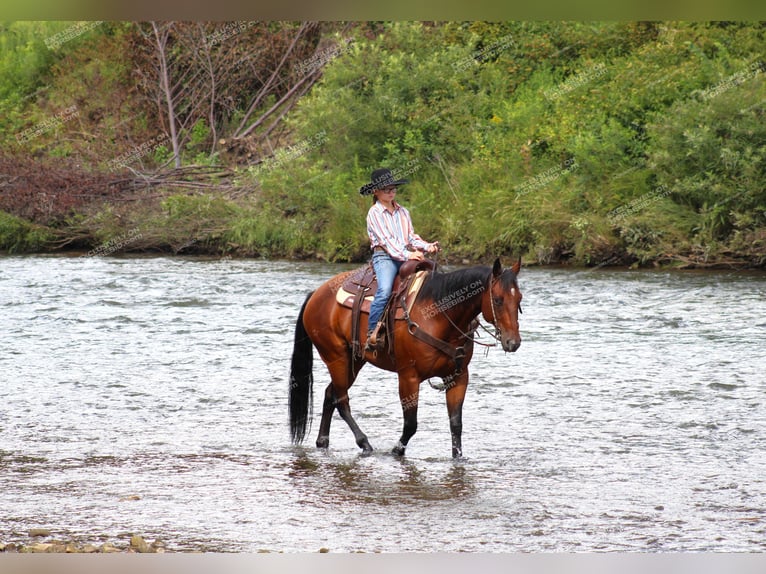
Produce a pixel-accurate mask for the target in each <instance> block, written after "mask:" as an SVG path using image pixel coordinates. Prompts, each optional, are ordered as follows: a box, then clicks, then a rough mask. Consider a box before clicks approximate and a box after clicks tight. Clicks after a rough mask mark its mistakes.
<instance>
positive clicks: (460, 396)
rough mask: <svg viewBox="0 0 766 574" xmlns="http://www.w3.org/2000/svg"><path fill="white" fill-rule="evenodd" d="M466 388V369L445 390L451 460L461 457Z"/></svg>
mask: <svg viewBox="0 0 766 574" xmlns="http://www.w3.org/2000/svg"><path fill="white" fill-rule="evenodd" d="M467 387H468V369H467V368H465V369H464V370H463V372H462V373H460V374H459V375H457V376H455V377H454V378H453V379H452V380H451V381H450V382H449V388H448V389H447V414H448V415H449V430H450V434H451V435H452V458H460V457H461V456H463V439H462V437H463V400H464V399H465V391H466V388H467Z"/></svg>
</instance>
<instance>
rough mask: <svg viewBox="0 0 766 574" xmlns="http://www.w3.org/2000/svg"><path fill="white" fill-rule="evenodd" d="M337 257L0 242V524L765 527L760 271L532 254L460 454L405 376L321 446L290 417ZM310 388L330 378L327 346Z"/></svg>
mask: <svg viewBox="0 0 766 574" xmlns="http://www.w3.org/2000/svg"><path fill="white" fill-rule="evenodd" d="M345 268H348V266H345V267H344V266H337V265H323V264H311V263H290V262H262V261H242V260H199V259H184V258H99V257H95V258H79V257H61V256H51V257H9V258H2V259H0V308H1V309H2V326H3V329H2V337H0V377H2V382H1V383H0V542H11V541H23V540H24V539H25V537H26V536H27V532H28V530H29V529H30V528H34V527H46V528H49V529H51V530H52V532H53V534H54V535H55V536H58V537H69V538H75V539H81V540H86V541H99V540H117V539H119V538H120V537H124V536H125V535H126V533H131V532H133V533H138V534H143V535H144V536H145V537H147V538H151V539H153V538H161V539H163V540H164V541H165V542H166V543H167V545H168V548H169V549H170V550H216V551H249V552H252V551H258V550H272V551H280V550H284V551H288V552H294V551H316V550H318V549H319V548H322V547H325V548H328V549H330V550H331V551H356V550H363V551H383V552H398V551H431V550H438V551H460V550H464V551H491V552H516V551H594V550H596V551H599V550H601V551H671V550H683V551H698V550H715V551H755V552H762V551H764V550H766V416H764V413H765V412H766V410H764V399H765V398H766V375H765V374H764V371H765V370H766V351H765V350H764V349H765V347H764V341H765V340H766V276H764V275H763V274H760V275H756V274H747V273H735V272H730V273H677V272H676V273H672V272H646V271H643V272H624V271H623V272H613V271H604V270H598V271H571V270H547V269H524V270H522V274H521V276H520V283H521V288H522V291H523V292H524V315H522V317H521V332H522V337H523V338H524V342H523V344H522V346H521V348H520V349H519V351H518V352H517V353H515V354H507V355H506V354H504V353H502V351H500V350H499V349H492V350H490V352H489V353H488V354H487V355H485V354H484V353H483V352H482V351H481V350H477V353H476V355H475V357H474V360H473V362H472V364H471V368H472V383H471V385H470V387H469V390H468V396H467V398H466V404H465V408H464V431H463V432H464V434H463V448H464V453H465V454H466V458H465V459H464V460H462V461H459V462H453V461H452V459H451V458H450V439H449V427H448V421H447V415H446V407H445V405H444V396H443V394H442V393H439V392H437V391H435V390H432V389H430V388H428V387H427V385H424V387H423V388H422V392H421V408H420V425H419V427H418V433H417V434H416V435H415V437H414V438H413V439H412V441H411V442H410V446H409V448H408V450H407V456H406V457H405V458H403V459H397V458H394V457H392V456H390V455H389V454H387V453H388V452H389V451H390V448H391V447H392V446H393V445H394V444H395V442H396V440H397V439H398V438H399V434H400V432H401V424H402V421H401V411H400V407H399V402H398V397H397V383H396V378H395V376H394V375H392V374H390V373H386V372H383V371H378V370H376V369H374V368H372V367H366V368H365V369H364V370H363V371H362V374H361V375H360V378H359V380H358V382H357V384H356V385H355V386H354V388H353V389H352V392H351V404H352V409H353V410H354V412H355V415H356V417H357V421H358V422H359V424H360V426H361V427H362V428H363V430H364V431H365V432H366V433H367V434H368V436H369V437H370V441H371V443H372V444H373V446H374V447H375V448H376V449H377V450H376V453H375V454H374V455H373V456H371V457H366V458H363V457H360V456H359V450H358V448H357V447H356V445H355V444H354V441H353V436H352V434H351V432H350V431H349V430H348V427H347V426H346V425H345V423H343V421H341V420H340V419H339V418H338V417H337V415H336V417H335V420H334V422H333V428H332V432H331V448H330V450H329V451H327V452H321V451H317V450H315V449H314V448H312V447H311V445H313V441H314V438H315V433H316V430H317V428H318V422H319V421H318V412H317V413H315V417H314V427H313V429H312V432H311V434H310V440H308V441H307V442H306V446H305V447H293V446H291V445H290V442H289V434H288V428H287V407H286V405H287V371H288V363H289V357H290V353H291V351H292V334H293V328H294V323H295V319H296V316H297V312H298V309H299V307H300V304H301V303H302V301H303V298H304V296H305V294H306V292H307V291H309V290H311V289H313V288H315V287H316V286H318V285H319V284H320V283H321V282H322V280H324V279H326V278H328V277H329V276H330V275H332V274H334V273H336V272H338V271H340V270H342V269H345ZM315 377H316V379H317V380H316V385H315V396H316V397H317V400H316V401H315V406H316V408H317V409H318V408H319V406H320V401H319V400H318V396H319V392H320V389H322V388H323V387H324V386H325V384H326V382H327V381H328V380H329V379H328V376H327V373H326V371H325V370H324V369H323V365H322V364H321V362H320V361H318V360H317V362H316V364H315Z"/></svg>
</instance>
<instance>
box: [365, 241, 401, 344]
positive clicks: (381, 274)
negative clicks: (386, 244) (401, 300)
mask: <svg viewBox="0 0 766 574" xmlns="http://www.w3.org/2000/svg"><path fill="white" fill-rule="evenodd" d="M402 263H404V261H397V260H395V259H392V258H391V256H390V255H389V254H388V253H386V252H385V251H373V252H372V267H373V269H375V275H376V277H377V278H378V290H377V291H375V297H374V298H373V300H372V304H371V305H370V319H369V321H368V322H367V329H368V330H370V331H371V330H372V329H374V328H375V325H377V323H378V321H379V320H380V316H381V315H382V314H383V309H384V308H385V306H386V303H387V302H388V298H389V297H391V290H392V289H393V287H394V279H396V274H397V273H399V267H401V266H402Z"/></svg>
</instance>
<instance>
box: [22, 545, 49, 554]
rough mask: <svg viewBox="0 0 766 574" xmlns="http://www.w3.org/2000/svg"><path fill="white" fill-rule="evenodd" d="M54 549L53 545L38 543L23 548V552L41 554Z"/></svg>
mask: <svg viewBox="0 0 766 574" xmlns="http://www.w3.org/2000/svg"><path fill="white" fill-rule="evenodd" d="M51 548H53V544H46V543H44V542H38V543H37V544H30V545H29V546H25V547H24V548H22V552H25V553H31V554H39V553H41V552H49V551H50V549H51Z"/></svg>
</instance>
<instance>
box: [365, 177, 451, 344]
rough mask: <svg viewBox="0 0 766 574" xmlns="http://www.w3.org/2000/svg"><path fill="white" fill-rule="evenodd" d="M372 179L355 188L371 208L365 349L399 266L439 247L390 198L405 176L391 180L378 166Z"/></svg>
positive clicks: (375, 338) (375, 331)
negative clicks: (371, 276)
mask: <svg viewBox="0 0 766 574" xmlns="http://www.w3.org/2000/svg"><path fill="white" fill-rule="evenodd" d="M371 179H372V181H371V182H370V183H368V184H365V185H363V186H362V187H361V188H360V189H359V193H360V194H362V195H369V194H373V200H372V207H370V210H369V211H368V212H367V234H368V235H369V236H370V246H371V247H372V266H373V268H374V269H375V276H376V277H377V280H378V289H377V291H376V292H375V295H374V297H373V300H372V304H371V305H370V318H369V321H368V323H367V324H368V325H369V327H370V328H369V330H368V332H367V343H366V344H365V350H366V351H371V350H373V349H374V348H375V347H377V346H378V343H379V341H378V334H379V333H380V328H381V326H382V325H383V321H381V320H380V317H381V315H382V314H383V309H384V308H385V307H386V303H387V302H388V299H389V297H391V288H392V287H393V285H394V279H395V278H396V274H397V272H398V271H399V268H400V267H401V266H402V263H404V262H405V261H407V260H410V259H414V260H417V261H422V260H423V253H422V251H420V250H423V251H426V252H427V253H434V252H436V251H438V250H439V242H438V241H435V242H433V243H429V242H427V241H424V240H423V239H422V238H421V237H420V236H419V235H418V234H417V233H415V230H414V229H413V226H412V219H411V218H410V212H409V211H407V209H406V208H405V207H404V206H402V205H400V204H399V203H397V201H396V200H395V199H394V194H395V193H396V191H397V190H396V188H397V187H398V186H400V185H404V184H405V183H409V182H408V180H406V179H394V176H393V174H392V173H391V170H389V169H385V168H381V169H376V170H375V171H373V172H372V177H371Z"/></svg>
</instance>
